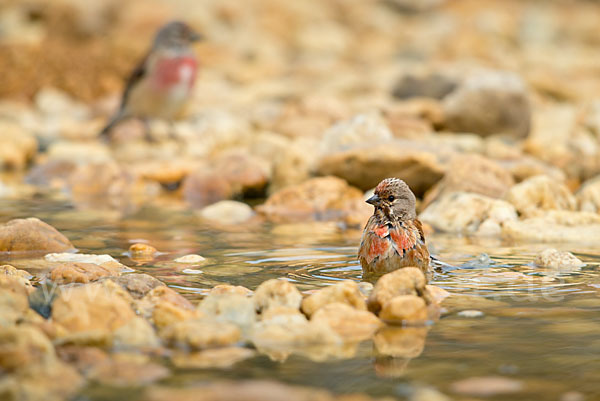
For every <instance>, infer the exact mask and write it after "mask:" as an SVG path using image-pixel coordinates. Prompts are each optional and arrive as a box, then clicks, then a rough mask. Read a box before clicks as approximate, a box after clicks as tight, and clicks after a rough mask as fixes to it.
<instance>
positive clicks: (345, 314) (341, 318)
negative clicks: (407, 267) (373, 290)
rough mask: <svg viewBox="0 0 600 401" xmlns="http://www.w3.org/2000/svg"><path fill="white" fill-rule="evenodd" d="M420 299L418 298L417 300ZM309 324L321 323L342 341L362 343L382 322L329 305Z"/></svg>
mask: <svg viewBox="0 0 600 401" xmlns="http://www.w3.org/2000/svg"><path fill="white" fill-rule="evenodd" d="M419 299H420V298H419ZM311 322H315V323H323V324H326V325H328V326H329V327H331V328H332V329H333V331H335V332H336V333H337V334H338V335H339V336H340V337H342V338H343V339H344V341H363V340H367V339H369V338H371V337H372V336H373V334H375V332H376V331H377V330H378V329H379V328H380V327H381V326H383V322H382V321H381V320H379V319H378V318H377V316H375V315H374V314H372V313H371V312H368V311H366V310H357V309H354V308H353V307H351V306H349V305H348V304H346V303H339V302H336V303H329V304H327V305H325V306H323V307H322V308H320V309H318V310H317V311H316V312H315V313H314V315H313V316H312V318H311Z"/></svg>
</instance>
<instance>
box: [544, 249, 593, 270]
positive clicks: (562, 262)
mask: <svg viewBox="0 0 600 401" xmlns="http://www.w3.org/2000/svg"><path fill="white" fill-rule="evenodd" d="M534 263H535V264H536V265H538V266H540V267H547V268H550V269H557V270H574V269H579V268H581V267H583V266H585V263H583V262H582V261H581V259H579V258H578V257H576V256H575V255H573V254H572V253H571V252H560V251H557V250H556V249H553V248H548V249H544V250H543V251H542V252H540V253H538V254H537V255H536V257H535V261H534Z"/></svg>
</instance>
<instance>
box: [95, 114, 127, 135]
mask: <svg viewBox="0 0 600 401" xmlns="http://www.w3.org/2000/svg"><path fill="white" fill-rule="evenodd" d="M124 118H125V116H124V115H123V111H122V110H119V111H118V112H117V113H116V114H115V115H114V116H113V117H112V118H111V119H110V121H109V122H108V124H106V126H105V127H104V128H102V130H101V131H100V133H99V134H98V136H99V137H100V138H102V139H104V140H108V139H110V131H111V130H112V129H113V128H114V127H115V126H116V125H117V124H118V123H120V122H121V121H122V120H123V119H124Z"/></svg>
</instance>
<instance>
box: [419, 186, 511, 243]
mask: <svg viewBox="0 0 600 401" xmlns="http://www.w3.org/2000/svg"><path fill="white" fill-rule="evenodd" d="M419 219H420V220H421V221H422V222H423V223H427V224H430V225H431V226H432V227H433V228H435V229H436V230H439V231H444V232H450V233H456V234H468V235H478V236H498V235H500V233H501V231H502V225H503V224H504V223H505V222H507V221H515V220H517V212H516V210H515V208H514V207H513V205H511V204H510V203H508V202H506V201H503V200H500V199H493V198H488V197H487V196H483V195H478V194H473V193H466V192H454V193H448V194H446V195H444V196H442V197H441V198H440V199H437V200H435V201H433V203H431V204H430V205H429V206H427V208H426V209H425V210H423V212H422V213H421V214H420V215H419Z"/></svg>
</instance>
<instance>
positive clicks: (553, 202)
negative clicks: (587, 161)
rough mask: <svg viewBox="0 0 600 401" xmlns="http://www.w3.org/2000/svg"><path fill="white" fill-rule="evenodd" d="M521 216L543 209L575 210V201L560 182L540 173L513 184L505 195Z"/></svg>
mask: <svg viewBox="0 0 600 401" xmlns="http://www.w3.org/2000/svg"><path fill="white" fill-rule="evenodd" d="M506 200H507V201H508V202H510V203H512V204H513V205H514V206H515V208H516V209H517V211H518V212H519V213H520V214H521V215H522V216H526V217H528V216H533V215H535V214H536V213H538V212H540V211H545V210H575V209H576V206H577V201H576V199H575V197H574V196H573V194H572V193H571V191H570V190H569V188H567V186H566V185H564V184H563V183H562V182H559V181H556V180H554V179H552V178H550V177H548V176H544V175H540V176H536V177H531V178H528V179H527V180H525V181H523V182H521V183H519V184H517V185H515V186H514V187H512V188H511V189H510V191H509V192H508V194H507V195H506Z"/></svg>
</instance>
